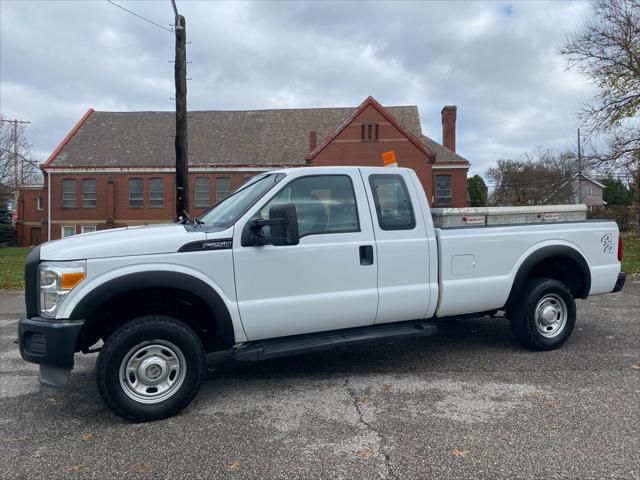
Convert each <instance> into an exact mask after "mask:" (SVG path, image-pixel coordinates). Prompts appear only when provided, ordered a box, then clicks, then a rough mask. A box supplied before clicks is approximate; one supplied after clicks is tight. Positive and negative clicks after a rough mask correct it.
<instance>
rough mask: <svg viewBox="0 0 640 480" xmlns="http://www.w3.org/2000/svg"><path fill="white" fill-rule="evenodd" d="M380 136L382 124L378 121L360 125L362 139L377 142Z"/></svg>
mask: <svg viewBox="0 0 640 480" xmlns="http://www.w3.org/2000/svg"><path fill="white" fill-rule="evenodd" d="M379 136H380V126H379V125H378V124H377V123H369V124H366V125H365V124H364V123H363V124H362V125H361V126H360V140H362V141H363V142H375V141H377V140H378V138H379Z"/></svg>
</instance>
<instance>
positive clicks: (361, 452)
mask: <svg viewBox="0 0 640 480" xmlns="http://www.w3.org/2000/svg"><path fill="white" fill-rule="evenodd" d="M356 455H358V456H359V457H362V458H367V459H368V458H373V457H375V456H376V454H375V453H373V452H372V451H371V450H359V451H357V452H356Z"/></svg>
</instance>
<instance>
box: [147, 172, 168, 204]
mask: <svg viewBox="0 0 640 480" xmlns="http://www.w3.org/2000/svg"><path fill="white" fill-rule="evenodd" d="M163 206H164V180H163V179H162V178H151V179H150V180H149V207H150V208H162V207H163Z"/></svg>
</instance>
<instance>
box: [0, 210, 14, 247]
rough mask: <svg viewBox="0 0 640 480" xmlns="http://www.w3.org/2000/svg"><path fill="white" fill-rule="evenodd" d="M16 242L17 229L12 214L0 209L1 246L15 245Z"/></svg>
mask: <svg viewBox="0 0 640 480" xmlns="http://www.w3.org/2000/svg"><path fill="white" fill-rule="evenodd" d="M15 241H16V229H15V227H14V225H13V220H12V218H11V212H10V211H9V210H7V209H6V208H2V207H0V246H8V245H13V244H14V243H15Z"/></svg>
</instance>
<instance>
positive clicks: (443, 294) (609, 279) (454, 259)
mask: <svg viewBox="0 0 640 480" xmlns="http://www.w3.org/2000/svg"><path fill="white" fill-rule="evenodd" d="M435 230H436V239H437V242H438V256H439V259H438V260H439V262H438V263H439V284H440V288H439V298H438V306H437V309H436V312H437V315H438V316H449V315H460V314H466V313H474V312H480V311H490V310H495V309H499V308H502V307H503V306H504V305H505V303H506V301H507V298H508V297H509V294H510V291H511V287H512V285H513V283H514V279H515V276H516V274H517V272H518V269H519V268H520V266H521V265H522V263H523V262H524V261H525V260H526V259H527V257H529V255H531V254H532V253H533V252H534V251H536V250H538V249H540V248H544V247H546V246H549V247H551V246H562V245H564V246H567V247H571V248H573V249H575V250H577V251H578V252H579V253H580V254H581V255H582V256H583V257H584V258H585V259H586V260H588V261H587V263H588V266H589V271H590V273H591V285H590V288H589V294H590V295H593V294H598V293H608V292H610V291H611V290H612V289H613V287H614V286H615V283H616V280H617V277H618V273H619V272H620V264H619V262H618V261H617V255H616V245H617V242H618V228H617V225H616V223H615V222H610V221H598V220H596V221H581V222H558V223H546V224H529V225H508V226H502V225H495V226H493V225H492V226H479V227H471V226H465V227H449V228H436V229H435Z"/></svg>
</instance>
